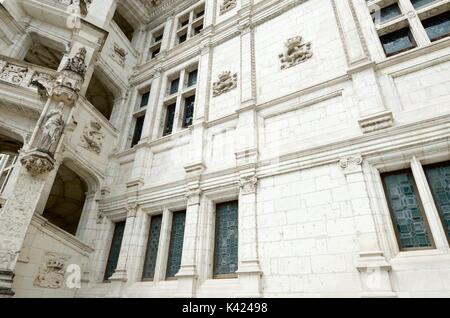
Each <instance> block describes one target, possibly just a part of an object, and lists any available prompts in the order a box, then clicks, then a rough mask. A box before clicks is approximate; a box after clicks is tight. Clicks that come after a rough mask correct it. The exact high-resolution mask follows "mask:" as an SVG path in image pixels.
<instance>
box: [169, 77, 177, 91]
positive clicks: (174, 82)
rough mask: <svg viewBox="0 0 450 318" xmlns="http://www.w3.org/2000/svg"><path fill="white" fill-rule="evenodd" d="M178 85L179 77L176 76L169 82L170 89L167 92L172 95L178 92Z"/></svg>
mask: <svg viewBox="0 0 450 318" xmlns="http://www.w3.org/2000/svg"><path fill="white" fill-rule="evenodd" d="M179 87H180V78H176V79H174V80H172V81H171V82H170V91H169V94H170V95H173V94H175V93H178V88H179Z"/></svg>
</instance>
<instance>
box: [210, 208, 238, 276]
mask: <svg viewBox="0 0 450 318" xmlns="http://www.w3.org/2000/svg"><path fill="white" fill-rule="evenodd" d="M237 269H238V202H237V201H233V202H227V203H222V204H218V205H217V206H216V233H215V246H214V276H215V277H220V276H230V275H234V274H235V273H236V271H237Z"/></svg>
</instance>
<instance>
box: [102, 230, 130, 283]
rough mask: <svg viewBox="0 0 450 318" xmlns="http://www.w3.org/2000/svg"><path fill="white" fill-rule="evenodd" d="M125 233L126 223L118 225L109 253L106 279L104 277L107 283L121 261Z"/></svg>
mask: <svg viewBox="0 0 450 318" xmlns="http://www.w3.org/2000/svg"><path fill="white" fill-rule="evenodd" d="M124 232H125V221H124V222H118V223H116V225H115V228H114V234H113V238H112V242H111V249H110V251H109V257H108V262H107V263H106V269H105V277H104V280H105V281H107V280H108V279H109V278H110V277H111V276H112V275H113V274H114V271H115V270H116V267H117V262H118V261H119V255H120V248H121V247H122V239H123V233H124Z"/></svg>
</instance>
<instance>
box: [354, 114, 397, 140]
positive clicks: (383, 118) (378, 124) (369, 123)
mask: <svg viewBox="0 0 450 318" xmlns="http://www.w3.org/2000/svg"><path fill="white" fill-rule="evenodd" d="M358 122H359V126H360V127H361V129H362V131H363V132H364V133H365V134H368V133H371V132H374V131H378V130H382V129H387V128H390V127H392V126H393V125H394V117H393V115H392V112H391V111H386V112H382V113H379V114H375V115H370V116H367V117H364V118H362V119H360V120H359V121H358Z"/></svg>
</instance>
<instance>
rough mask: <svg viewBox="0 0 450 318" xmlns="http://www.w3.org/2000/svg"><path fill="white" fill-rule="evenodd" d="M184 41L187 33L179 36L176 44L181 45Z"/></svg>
mask: <svg viewBox="0 0 450 318" xmlns="http://www.w3.org/2000/svg"><path fill="white" fill-rule="evenodd" d="M186 39H187V33H184V34H183V35H180V36H179V37H178V43H183V42H185V41H186Z"/></svg>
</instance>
